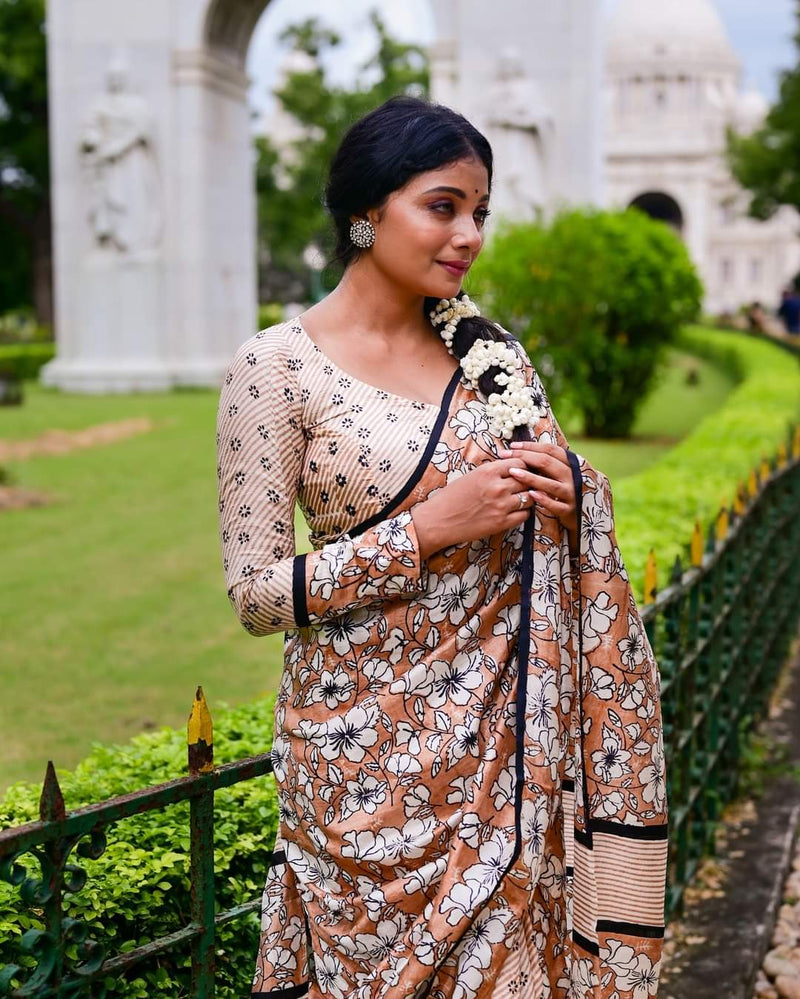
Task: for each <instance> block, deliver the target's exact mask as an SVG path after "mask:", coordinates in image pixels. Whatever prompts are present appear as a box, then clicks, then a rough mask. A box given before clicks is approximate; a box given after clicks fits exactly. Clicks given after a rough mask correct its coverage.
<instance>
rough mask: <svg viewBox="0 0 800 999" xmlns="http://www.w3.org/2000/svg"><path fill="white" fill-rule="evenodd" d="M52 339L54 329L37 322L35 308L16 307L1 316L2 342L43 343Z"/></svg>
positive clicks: (0, 336) (0, 332) (0, 338)
mask: <svg viewBox="0 0 800 999" xmlns="http://www.w3.org/2000/svg"><path fill="white" fill-rule="evenodd" d="M52 339H53V331H52V330H51V329H50V327H49V326H40V325H39V324H38V323H37V322H36V316H35V315H34V313H33V309H14V310H13V311H11V312H5V313H3V315H2V316H0V343H42V342H45V341H52Z"/></svg>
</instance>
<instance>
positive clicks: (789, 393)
mask: <svg viewBox="0 0 800 999" xmlns="http://www.w3.org/2000/svg"><path fill="white" fill-rule="evenodd" d="M679 345H680V347H681V349H683V350H686V351H687V352H689V353H693V354H696V355H698V356H701V357H705V358H706V359H708V360H711V361H714V362H715V363H717V364H719V365H720V366H721V367H725V368H727V370H729V371H731V372H732V373H734V374H738V376H739V377H740V378H741V381H740V383H739V385H738V386H737V387H736V388H735V389H734V390H733V392H731V393H730V395H729V396H728V398H727V399H726V401H725V403H724V404H723V406H722V407H721V408H720V409H718V410H717V411H716V412H715V413H711V414H710V415H709V416H707V417H706V418H705V419H704V420H703V421H702V422H701V423H700V424H699V425H698V426H697V427H696V429H695V430H693V431H692V433H691V434H689V436H688V437H685V438H684V439H683V440H682V441H681V442H680V443H679V444H677V445H676V446H675V447H674V448H671V449H670V450H669V451H668V452H667V453H666V454H665V455H664V457H663V458H660V459H659V460H658V461H656V462H655V463H654V464H652V465H650V466H648V467H647V468H646V469H644V471H642V472H640V473H639V474H637V475H632V476H629V477H628V478H623V479H620V480H618V481H617V482H616V483H615V486H614V505H615V511H616V519H617V536H618V538H619V543H620V548H621V549H622V553H623V556H624V557H625V561H626V564H627V566H628V569H629V570H630V572H631V578H632V580H633V581H634V583H635V584H636V590H637V593H638V595H639V596H641V593H642V589H643V586H642V576H643V571H644V564H645V561H646V559H647V554H648V552H649V551H650V549H651V548H653V549H655V552H656V556H657V558H658V563H659V566H660V580H661V586H662V587H663V586H664V585H665V584H666V579H667V576H668V573H669V570H670V568H671V566H672V563H673V562H674V560H675V557H676V555H680V556H681V557H682V558H683V559H684V564H686V555H687V549H688V544H689V540H690V537H691V533H692V529H693V527H694V523H695V520H699V521H700V524H701V526H702V527H703V530H704V531H705V530H707V529H708V527H709V525H710V524H711V522H712V520H713V519H714V518H715V517H716V515H717V514H718V512H719V509H720V507H721V506H722V504H723V503H724V504H725V505H727V506H730V505H731V503H732V501H733V497H734V493H735V490H736V486H737V484H738V483H739V482H743V481H745V480H746V478H747V476H748V475H749V473H750V471H751V470H752V469H754V468H756V467H757V465H758V463H759V462H760V461H761V459H762V457H767V458H769V459H771V458H772V457H773V456H774V455H775V454H776V452H777V449H778V446H779V445H780V443H781V442H782V441H787V437H788V435H787V430H788V426H789V424H791V423H794V422H797V421H798V420H799V419H800V366H798V360H797V357H794V356H792V355H791V354H789V353H787V352H786V351H785V350H783V349H782V348H781V347H779V346H777V345H776V344H773V343H770V342H769V341H768V340H767V339H758V338H755V337H750V336H747V335H746V334H743V333H730V332H723V331H719V330H710V329H705V328H701V327H690V328H687V329H686V330H684V331H683V332H682V333H681V334H680V337H679Z"/></svg>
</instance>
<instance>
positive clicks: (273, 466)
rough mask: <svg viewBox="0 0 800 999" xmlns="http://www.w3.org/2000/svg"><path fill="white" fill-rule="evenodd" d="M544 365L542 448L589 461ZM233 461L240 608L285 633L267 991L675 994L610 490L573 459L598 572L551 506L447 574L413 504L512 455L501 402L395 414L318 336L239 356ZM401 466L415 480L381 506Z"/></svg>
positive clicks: (459, 401)
mask: <svg viewBox="0 0 800 999" xmlns="http://www.w3.org/2000/svg"><path fill="white" fill-rule="evenodd" d="M518 349H519V350H520V351H521V352H522V348H521V347H518ZM523 353H524V352H523ZM525 363H526V371H527V376H528V383H529V384H530V385H532V386H533V387H534V389H535V390H536V393H537V395H538V396H539V397H540V399H541V400H542V405H543V406H544V408H545V410H546V414H547V415H546V416H545V417H544V418H543V419H541V420H540V421H538V423H537V424H536V426H534V427H533V428H532V432H533V438H534V440H539V441H547V442H551V443H556V444H559V445H561V446H563V447H566V446H567V444H566V441H565V440H564V438H563V435H562V434H561V431H560V429H559V427H558V425H557V423H556V421H555V419H554V418H553V416H552V413H551V411H550V409H549V407H548V406H547V402H546V399H545V397H544V393H543V391H542V389H541V385H540V383H539V380H538V376H537V375H536V373H535V371H534V370H533V368H532V367H531V366H530V362H529V361H528V360H527V358H525ZM329 389H330V391H329ZM374 393H377V396H375V395H374ZM338 397H341V398H342V401H341V402H335V401H332V400H335V399H336V398H338ZM404 402H405V403H407V404H408V405H406V406H405V408H404V406H403V403H404ZM372 403H374V405H375V406H376V407H378V408H376V409H371V408H370V406H371V404H372ZM315 407H316V408H315ZM392 412H394V415H396V416H398V419H397V420H395V421H392V420H390V419H388V417H387V418H386V420H385V422H384V419H383V418H384V416H386V414H387V413H392ZM331 414H333V415H331ZM343 414H349V416H348V415H343ZM354 414H355V415H354ZM348 419H349V420H350V423H349V424H348V423H347V421H348ZM420 420H422V421H423V422H422V424H420ZM398 424H399V425H404V429H403V430H402V431H395V430H394V428H395V427H396V426H397V425H398ZM412 424H413V431H412V430H411V429H409V428H411V427H412ZM387 428H388V429H387ZM362 430H363V431H365V433H364V434H361V431H362ZM366 431H370V433H369V434H367V433H366ZM373 432H374V433H373ZM379 433H380V435H381V437H382V439H381V442H380V443H378V442H377V437H378V435H379ZM360 434H361V435H360ZM359 435H360V436H359ZM365 440H369V441H370V443H369V445H365V444H364V441H365ZM412 441H417V443H418V448H417V449H415V448H413V447H411V444H410V442H412ZM407 442H408V443H407ZM218 444H219V452H220V467H219V475H220V512H221V521H222V538H223V549H224V553H225V566H226V572H227V578H228V585H229V596H230V598H231V600H232V601H233V603H234V605H235V607H236V609H237V612H238V613H239V615H240V617H241V619H242V621H243V623H244V625H245V627H247V628H248V630H250V631H252V632H253V633H254V634H266V633H268V632H270V631H276V630H284V629H285V630H286V642H285V669H284V673H283V678H282V682H281V686H280V690H279V693H278V698H277V704H276V715H275V720H276V724H275V739H274V745H273V762H274V769H275V778H276V781H277V786H278V793H279V801H280V827H279V832H278V837H277V842H276V845H275V852H274V854H273V857H272V867H271V873H270V876H269V879H268V881H267V884H266V887H265V891H264V896H263V906H262V920H263V921H262V935H261V942H260V946H259V952H258V957H257V969H256V975H255V980H254V984H253V994H254V995H256V996H270V997H274V999H291V997H295V996H297V997H299V996H306V995H308V996H309V997H311V999H319V997H322V996H325V997H330V999H345V997H356V999H423V997H431V999H489V997H491V996H494V995H498V994H499V993H498V992H496V983H497V982H498V980H499V981H502V982H503V983H504V984H503V994H504V995H505V994H507V995H514V994H516V995H524V996H530V997H531V999H540V996H548V997H558V999H601V997H602V999H612V997H613V999H629V997H632V999H647V997H652V996H654V995H655V994H656V989H657V983H658V963H659V956H660V949H661V942H662V937H663V931H664V926H663V922H664V908H663V904H664V876H665V866H666V849H667V840H666V835H667V826H666V811H665V808H666V806H665V784H664V763H663V751H662V734H661V719H660V708H659V680H658V671H657V667H656V663H655V661H654V658H653V655H652V652H651V649H650V646H649V644H648V641H647V637H646V635H645V633H644V630H643V627H642V623H641V620H640V617H639V614H638V611H637V609H636V605H635V603H634V599H633V596H632V593H631V588H630V585H629V581H628V576H627V574H626V571H625V568H624V566H623V564H622V559H621V557H620V552H619V548H618V546H617V542H616V538H615V534H614V523H613V508H612V499H611V492H610V489H609V484H608V481H607V479H606V478H605V476H603V475H602V474H601V473H600V472H598V471H596V470H595V469H593V468H592V467H591V466H590V465H589V464H588V463H587V462H586V461H585V460H584V459H582V458H580V457H578V456H577V455H575V454H573V453H572V452H568V457H569V460H570V465H571V468H572V473H573V480H574V484H575V489H576V496H577V498H578V509H579V519H580V532H579V533H580V553H579V555H577V556H574V557H571V555H570V549H569V543H568V539H567V535H566V532H565V530H564V528H563V527H562V525H561V524H560V523H559V522H558V521H557V520H555V519H553V518H551V517H548V516H546V515H544V514H543V513H542V512H541V511H540V510H538V509H536V508H534V510H533V512H532V513H531V516H530V517H529V519H528V520H527V522H526V523H525V524H524V526H523V527H520V528H518V529H515V530H511V531H508V532H505V533H498V534H496V535H494V536H492V537H487V538H484V539H482V540H480V541H475V542H472V543H468V544H461V545H455V546H452V547H450V548H446V549H444V550H442V551H438V552H436V553H435V554H433V555H431V556H430V557H429V558H427V559H426V560H424V561H423V560H422V559H421V558H420V554H419V547H418V542H417V537H416V534H415V530H414V517H413V514H414V506H415V504H417V503H419V502H421V501H424V500H425V499H426V498H427V497H429V496H430V495H432V493H434V492H435V491H436V490H439V489H441V488H443V487H444V486H445V485H446V484H447V483H448V482H449V481H452V480H453V479H454V478H456V477H457V476H460V475H464V474H466V473H467V472H469V471H470V470H471V469H473V468H475V467H477V466H478V465H479V464H480V463H482V462H485V461H492V460H495V458H496V457H497V453H498V451H499V450H500V449H502V448H503V447H504V442H503V441H501V440H499V439H497V438H496V437H494V436H492V434H491V433H490V432H489V430H488V424H487V421H486V418H485V400H483V399H482V398H480V396H479V395H477V394H476V393H475V392H474V391H473V389H472V388H470V387H469V386H468V384H467V383H466V382H465V381H464V380H462V378H461V377H460V375H459V373H458V372H457V373H456V374H455V375H454V376H453V379H452V380H451V382H450V385H449V386H448V388H447V391H446V392H445V395H444V398H443V399H442V404H441V406H440V407H438V408H437V407H430V406H426V405H424V404H414V403H413V402H412V401H411V400H401V399H399V398H398V397H393V396H392V395H391V393H386V392H383V393H381V390H378V389H375V388H374V387H371V386H367V385H365V384H364V383H360V382H358V380H357V379H354V378H352V376H349V375H347V373H346V372H342V371H341V370H340V369H337V368H336V366H335V365H333V363H332V362H330V361H329V360H328V359H327V358H326V357H325V355H323V354H322V353H321V352H320V351H319V349H318V348H317V347H316V346H315V345H313V342H312V341H310V339H309V338H308V337H307V335H306V334H305V333H304V331H303V330H302V327H301V326H300V324H299V323H298V322H297V321H295V322H294V323H288V324H283V325H282V326H279V327H276V328H274V329H272V330H268V331H265V332H264V333H262V334H259V335H258V336H257V337H255V338H253V339H252V340H251V341H248V343H247V344H245V345H244V346H243V347H242V348H241V349H240V351H239V353H238V354H237V356H236V358H235V359H234V361H233V363H232V365H231V368H230V369H229V373H228V377H227V379H226V385H225V388H224V389H223V394H222V399H221V403H220V416H219V434H218ZM334 444H335V445H336V447H335V448H334V447H332V446H333V445H334ZM365 447H366V450H365ZM409 455H410V457H409ZM361 459H363V460H361ZM390 459H391V460H395V464H396V465H398V464H399V466H400V468H401V474H402V478H401V479H395V480H394V481H393V486H392V488H391V489H390V490H389V491H388V492H386V491H384V492H383V493H381V491H380V489H377V487H376V491H373V492H372V493H370V488H371V483H372V481H373V479H374V478H375V477H377V476H378V475H379V469H380V468H382V467H383V465H385V464H386V463H387V462H389V461H390ZM326 462H327V464H326ZM403 462H405V464H403ZM387 474H389V475H391V474H393V473H391V472H387ZM338 477H341V479H344V480H345V482H344V483H340V484H339V488H340V490H341V495H340V496H339V495H338V494H335V495H334V492H333V490H335V489H336V488H337V481H339V480H338ZM384 481H385V480H384ZM270 492H272V493H273V494H274V495H273V496H270V495H269V493H270ZM323 495H327V496H328V497H329V501H327V503H326V502H323V501H322V496H323ZM359 497H366V498H367V500H368V501H369V502H371V503H372V506H371V507H369V506H368V507H367V508H366V509H364V508H363V507H362V508H360V509H359V508H358V505H357V504H358V502H359V500H358V498H359ZM295 498H297V499H298V501H299V502H300V505H301V507H303V509H304V512H305V513H306V517H307V520H308V521H309V524H310V525H311V526H312V529H314V530H315V531H316V536H315V534H312V540H313V541H314V544H315V549H316V550H315V551H313V552H311V553H310V554H308V555H295V554H294V548H293V535H292V532H291V520H292V511H293V506H294V501H295ZM334 500H335V503H336V508H335V511H331V510H330V509H329V507H330V504H331V503H333V502H334ZM244 509H246V510H247V513H243V512H242V511H243V510H244ZM350 510H353V511H354V512H353V513H349V511H350ZM275 525H279V526H278V527H276V526H275ZM521 952H524V953H526V954H529V955H532V957H531V958H530V959H529V961H528V964H527V965H525V962H520V961H519V960H518V961H517V964H516V965H515V964H514V958H515V956H516V957H517V958H518V957H519V954H520V953H521ZM516 967H519V972H518V973H514V974H511V976H510V977H509V973H508V969H509V968H512V969H514V968H516Z"/></svg>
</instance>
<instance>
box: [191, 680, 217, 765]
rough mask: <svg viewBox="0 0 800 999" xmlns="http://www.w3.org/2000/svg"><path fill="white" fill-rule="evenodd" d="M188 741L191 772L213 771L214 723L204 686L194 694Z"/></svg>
mask: <svg viewBox="0 0 800 999" xmlns="http://www.w3.org/2000/svg"><path fill="white" fill-rule="evenodd" d="M187 742H188V744H189V772H190V773H193V774H207V773H211V771H212V770H213V769H214V725H213V722H212V721H211V712H210V711H209V710H208V704H207V703H206V698H205V694H204V693H203V688H202V687H198V688H197V691H196V692H195V695H194V703H193V704H192V712H191V714H190V715H189V725H188V737H187Z"/></svg>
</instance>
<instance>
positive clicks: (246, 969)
mask: <svg viewBox="0 0 800 999" xmlns="http://www.w3.org/2000/svg"><path fill="white" fill-rule="evenodd" d="M272 714H273V701H272V700H271V699H270V700H261V701H257V702H255V703H254V704H251V705H247V706H245V707H242V708H236V709H232V710H225V711H217V712H216V713H215V727H214V736H215V738H214V751H215V761H216V762H217V763H225V762H230V761H233V760H237V759H242V758H243V757H246V756H251V755H255V754H257V753H263V752H266V751H268V750H269V748H270V746H271V744H272ZM185 772H186V736H185V733H183V732H179V731H175V730H172V729H163V730H161V731H159V732H156V733H149V734H145V735H140V736H138V737H136V738H135V739H133V740H132V741H131V742H130V743H128V744H127V745H123V746H95V747H94V748H93V750H92V752H91V754H90V755H89V756H88V757H87V758H86V759H85V760H84V761H83V762H82V763H80V764H79V765H78V766H77V767H76V769H75V770H74V771H72V772H71V773H63V774H60V775H59V781H60V783H61V788H62V791H63V794H64V799H65V802H66V805H67V808H68V809H74V808H78V807H80V806H82V805H86V804H90V803H92V802H97V801H102V800H105V799H107V798H111V797H114V796H116V795H120V794H125V793H127V792H130V791H134V790H137V789H139V788H143V787H147V786H150V785H152V784H158V783H161V782H162V781H167V780H171V779H173V778H175V777H178V776H180V775H181V774H183V773H185ZM39 790H40V789H39V788H38V787H37V786H34V785H32V784H16V785H14V786H13V787H11V788H10V789H9V790H8V791H7V792H6V794H5V796H4V797H3V799H2V801H0V828H4V827H8V826H13V825H18V824H20V823H23V822H27V821H30V820H32V819H35V818H37V817H38V797H39ZM214 822H215V835H214V842H215V855H214V866H215V870H216V885H217V889H216V896H217V906H218V909H220V910H221V909H227V908H230V907H232V906H234V905H238V904H239V903H241V902H246V901H249V900H251V899H253V898H257V897H258V896H259V895H260V893H261V890H262V888H263V885H264V880H265V877H266V872H267V860H268V854H269V851H270V850H271V849H272V846H273V841H274V837H275V830H276V828H277V801H276V795H275V789H274V781H273V778H272V777H263V778H259V779H256V780H249V781H244V782H242V783H241V784H237V785H235V786H234V787H231V788H228V789H226V790H224V791H220V792H219V793H218V794H217V795H215V813H214ZM188 857H189V806H188V803H187V804H182V805H172V806H170V807H169V808H168V809H166V810H165V811H155V812H148V813H146V814H144V815H137V816H134V817H133V818H130V819H126V820H124V821H123V822H119V823H117V824H116V825H114V826H111V827H109V830H108V847H107V849H106V851H105V853H104V854H103V856H102V857H100V858H99V859H98V860H96V861H91V860H89V861H84V860H82V859H81V858H77V862H79V863H80V864H81V865H85V868H86V870H87V872H88V874H89V880H88V882H87V884H86V887H85V888H83V890H82V891H80V892H77V893H76V894H67V895H66V897H65V914H66V915H68V916H71V917H73V918H77V919H81V920H86V922H88V923H89V924H90V933H91V935H92V936H94V937H95V938H96V939H97V940H98V941H99V942H100V943H101V945H102V946H104V947H105V949H106V951H107V953H108V954H109V955H112V954H115V953H118V952H119V950H120V949H122V950H124V951H127V950H131V949H133V948H134V947H138V946H139V945H141V944H144V943H147V942H148V941H150V940H153V939H155V938H156V937H159V936H163V935H165V934H167V933H171V932H173V931H174V930H176V929H178V928H179V927H181V926H184V925H186V924H187V923H188V922H189V901H190V896H189V875H188V871H189V860H188ZM72 860H73V861H76V858H75V857H73V858H72ZM38 926H41V921H40V920H39V919H38V917H37V916H36V914H35V913H34V914H33V915H32V914H31V912H30V910H28V909H26V908H25V907H24V906H23V905H22V903H21V902H20V898H19V889H18V888H14V887H12V886H10V885H8V884H6V883H5V882H3V881H0V967H3V966H4V965H6V964H10V963H16V964H23V963H24V960H25V959H24V958H21V956H20V951H19V937H20V935H21V934H22V933H23V932H25V930H27V929H29V928H31V927H38ZM258 932H259V928H258V917H257V916H256V915H255V914H251V915H250V916H248V917H247V918H246V919H244V920H242V919H240V920H236V921H234V922H232V923H229V924H227V925H225V926H223V927H221V928H219V929H218V931H217V946H216V966H217V978H216V981H217V990H216V995H217V997H218V999H241V997H242V996H244V995H247V994H249V986H250V981H251V979H252V972H253V970H254V968H255V954H256V948H257V944H258ZM73 956H74V955H73ZM188 982H189V950H188V947H183V948H179V949H178V950H176V951H174V952H170V953H167V954H164V955H162V956H161V957H159V958H158V959H154V960H149V961H144V962H142V963H140V964H137V965H134V967H133V968H131V970H130V971H129V972H128V973H127V975H126V976H125V978H124V979H123V978H121V979H119V980H109V981H107V984H108V995H109V997H112V996H125V997H137V999H139V997H141V999H144V997H150V996H163V997H165V999H166V997H169V999H178V997H181V996H187V995H188Z"/></svg>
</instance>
